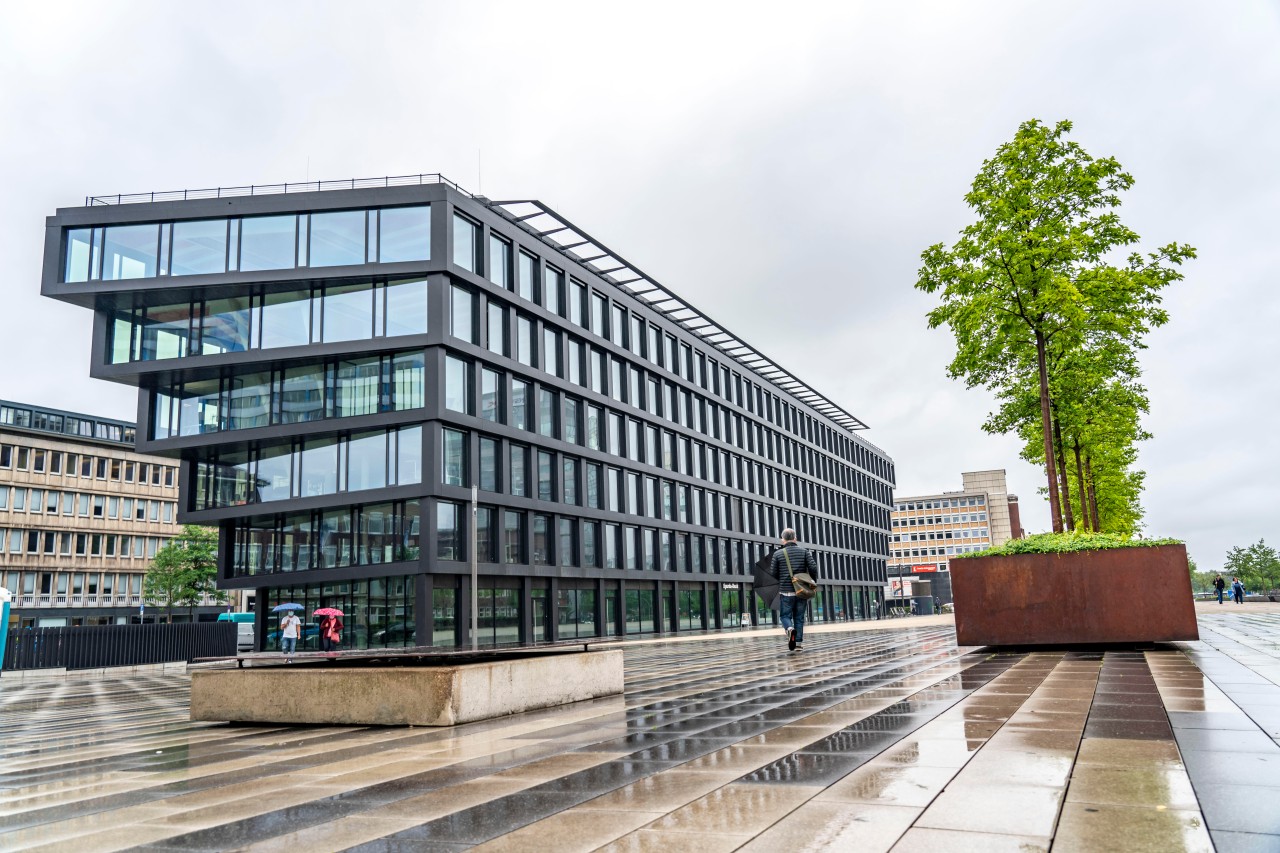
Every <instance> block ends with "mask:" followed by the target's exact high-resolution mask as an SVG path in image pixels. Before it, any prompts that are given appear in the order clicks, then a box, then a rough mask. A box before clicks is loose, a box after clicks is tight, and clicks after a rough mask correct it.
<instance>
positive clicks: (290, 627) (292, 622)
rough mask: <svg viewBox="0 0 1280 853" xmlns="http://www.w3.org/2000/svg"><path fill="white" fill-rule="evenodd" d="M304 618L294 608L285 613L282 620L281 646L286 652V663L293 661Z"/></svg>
mask: <svg viewBox="0 0 1280 853" xmlns="http://www.w3.org/2000/svg"><path fill="white" fill-rule="evenodd" d="M301 627H302V620H301V619H299V618H298V615H297V614H296V613H294V612H293V611H292V610H290V611H288V612H287V613H285V614H284V618H283V619H281V620H280V648H281V651H283V652H284V657H285V663H293V660H292V658H293V654H294V651H295V650H296V649H297V647H298V634H299V633H300V631H299V629H300V628H301Z"/></svg>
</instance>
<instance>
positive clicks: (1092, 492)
mask: <svg viewBox="0 0 1280 853" xmlns="http://www.w3.org/2000/svg"><path fill="white" fill-rule="evenodd" d="M1084 470H1085V473H1086V474H1087V475H1088V477H1089V509H1090V511H1091V512H1092V514H1093V529H1094V530H1096V531H1098V532H1099V533H1101V532H1102V523H1101V522H1100V521H1098V492H1097V490H1096V489H1095V487H1094V484H1093V459H1091V458H1090V457H1089V456H1085V458H1084Z"/></svg>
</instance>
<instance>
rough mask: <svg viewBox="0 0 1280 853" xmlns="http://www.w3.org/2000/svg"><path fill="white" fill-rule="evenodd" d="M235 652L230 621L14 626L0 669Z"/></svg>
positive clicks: (98, 664) (88, 666) (173, 659)
mask: <svg viewBox="0 0 1280 853" xmlns="http://www.w3.org/2000/svg"><path fill="white" fill-rule="evenodd" d="M235 654H236V624H235V623H234V622H179V623H175V624H173V625H168V624H155V625H90V626H83V627H76V628H14V629H13V630H11V631H9V641H8V644H7V645H6V647H5V652H4V666H3V669H4V670H19V669H50V668H53V667H62V668H65V669H97V668H99V667H107V666H140V665H142V664H151V663H172V662H176V661H186V662H187V663H190V662H191V661H193V660H195V659H196V658H210V657H234V656H235Z"/></svg>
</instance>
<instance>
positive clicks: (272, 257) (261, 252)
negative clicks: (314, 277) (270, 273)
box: [240, 213, 298, 271]
mask: <svg viewBox="0 0 1280 853" xmlns="http://www.w3.org/2000/svg"><path fill="white" fill-rule="evenodd" d="M297 228H298V217H297V216H295V215H294V214H292V213H291V214H289V215H287V216H250V217H246V218H244V219H242V220H240V269H241V270H243V271H253V270H283V269H291V268H292V267H293V266H294V262H293V258H294V250H295V236H296V233H297Z"/></svg>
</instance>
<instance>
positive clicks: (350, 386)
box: [151, 350, 426, 439]
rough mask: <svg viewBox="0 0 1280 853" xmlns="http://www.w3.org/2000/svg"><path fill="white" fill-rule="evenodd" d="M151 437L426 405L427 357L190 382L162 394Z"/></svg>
mask: <svg viewBox="0 0 1280 853" xmlns="http://www.w3.org/2000/svg"><path fill="white" fill-rule="evenodd" d="M154 400H155V412H154V414H153V416H152V425H151V437H152V438H155V439H161V438H171V437H173V436H184V435H200V434H203V433H208V432H221V431H223V430H238V429H253V428H255V427H265V426H271V425H273V424H298V423H310V422H312V421H318V420H325V419H328V418H349V417H355V416H358V415H373V414H377V413H379V412H396V411H404V410H407V409H417V408H421V407H422V406H424V405H426V370H425V364H424V353H423V351H421V350H415V351H410V352H400V353H389V354H386V355H381V356H376V355H375V356H368V357H365V358H339V359H331V360H329V361H326V362H322V363H320V364H309V365H302V366H298V367H284V368H276V369H275V370H263V371H257V372H254V373H246V374H238V375H233V376H224V377H220V378H219V377H214V378H212V379H198V380H189V381H187V382H183V383H180V384H178V385H175V386H172V387H167V388H161V389H159V390H157V391H155V392H154Z"/></svg>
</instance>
